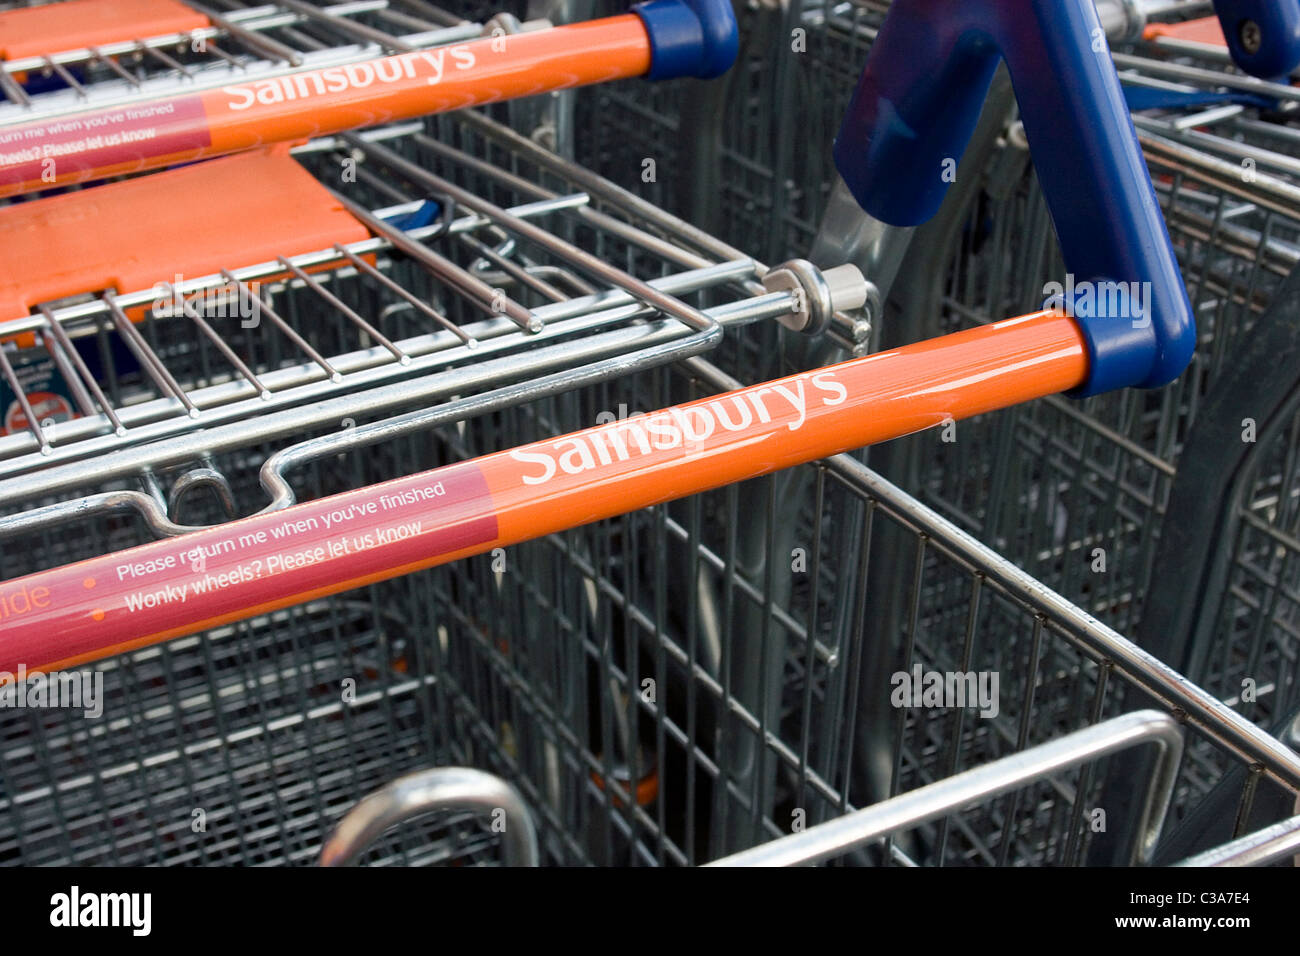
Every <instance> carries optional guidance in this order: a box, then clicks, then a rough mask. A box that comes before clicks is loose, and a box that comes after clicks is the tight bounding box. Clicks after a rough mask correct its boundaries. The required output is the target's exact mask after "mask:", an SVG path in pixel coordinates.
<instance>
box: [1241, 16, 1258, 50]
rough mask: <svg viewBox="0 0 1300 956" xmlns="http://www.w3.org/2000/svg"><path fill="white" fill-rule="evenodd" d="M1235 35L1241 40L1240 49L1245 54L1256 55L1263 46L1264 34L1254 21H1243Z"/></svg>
mask: <svg viewBox="0 0 1300 956" xmlns="http://www.w3.org/2000/svg"><path fill="white" fill-rule="evenodd" d="M1237 35H1238V36H1239V37H1240V38H1241V48H1242V49H1243V50H1245V51H1246V52H1247V53H1250V54H1255V53H1258V52H1259V48H1260V47H1261V46H1263V45H1264V34H1263V32H1262V31H1261V30H1260V29H1259V24H1258V23H1256V22H1255V21H1254V20H1243V21H1242V22H1241V29H1240V31H1238V34H1237Z"/></svg>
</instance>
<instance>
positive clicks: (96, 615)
mask: <svg viewBox="0 0 1300 956" xmlns="http://www.w3.org/2000/svg"><path fill="white" fill-rule="evenodd" d="M90 616H91V617H93V618H94V619H95V620H96V621H102V620H103V619H104V612H103V611H101V610H100V609H99V608H95V610H93V611H91V612H90Z"/></svg>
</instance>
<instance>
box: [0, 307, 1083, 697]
mask: <svg viewBox="0 0 1300 956" xmlns="http://www.w3.org/2000/svg"><path fill="white" fill-rule="evenodd" d="M1087 374H1088V360H1087V350H1086V346H1085V343H1084V340H1083V337H1082V335H1081V333H1080V331H1079V328H1078V326H1077V325H1076V324H1075V321H1074V320H1073V319H1071V318H1069V317H1068V316H1065V315H1061V314H1059V313H1057V312H1052V311H1048V312H1039V313H1035V314H1033V315H1028V316H1022V317H1020V318H1015V319H1008V320H1006V321H1003V322H998V323H995V324H993V325H989V326H984V327H981V328H978V329H972V330H967V331H962V332H957V333H954V334H952V335H947V336H943V337H941V338H936V339H931V340H929V341H926V342H920V343H917V344H915V345H909V346H904V347H902V348H898V349H894V350H892V351H888V352H881V353H879V354H876V355H871V356H868V357H866V358H859V359H854V360H852V361H848V362H844V363H842V364H839V365H832V366H828V367H826V368H821V369H816V370H813V371H809V372H803V373H801V374H798V375H792V376H789V377H787V378H782V379H778V380H776V381H771V382H766V383H764V384H761V385H755V386H752V387H749V388H742V389H739V390H737V391H733V392H728V393H725V394H722V395H717V396H714V397H712V398H705V399H701V400H699V401H694V402H690V403H688V404H684V405H679V406H674V407H672V408H668V409H664V410H661V411H658V412H654V413H652V414H649V415H643V416H634V417H632V418H629V419H625V420H623V421H617V422H611V423H609V424H605V425H600V426H597V427H594V428H587V429H584V430H582V431H578V432H573V433H571V434H569V435H566V436H563V437H560V438H555V439H547V440H544V441H539V442H534V443H532V444H529V445H524V446H521V447H518V448H514V449H510V450H508V451H502V452H498V453H496V454H492V455H487V456H485V457H481V458H476V459H473V460H470V461H466V462H461V463H458V464H454V465H449V466H447V467H443V468H437V469H434V470H432V471H426V472H423V473H421V474H417V475H413V476H410V477H407V478H399V479H397V480H394V481H389V482H385V483H383V484H379V485H374V486H371V487H367V488H362V489H358V490H356V491H351V492H347V493H344V494H339V495H334V496H331V497H327V498H321V499H318V500H316V501H312V502H307V503H304V504H300V505H294V506H292V507H290V508H286V509H283V510H280V511H272V512H264V513H262V514H259V515H255V516H253V517H250V518H244V519H242V520H239V521H235V522H231V523H229V524H224V525H219V526H215V527H212V528H209V529H205V530H203V531H197V532H194V533H192V534H188V535H185V536H183V537H179V538H174V539H169V540H166V541H159V542H155V543H152V544H147V545H143V546H141V547H137V548H132V549H129V550H125V551H120V552H118V553H116V554H109V555H105V556H103V557H97V558H92V559H90V560H87V561H82V562H80V563H78V564H73V565H68V566H65V567H60V568H55V569H53V570H49V571H43V572H39V573H36V574H31V575H28V576H26V577H22V578H17V579H14V580H11V581H7V582H4V583H0V682H7V681H10V680H14V679H19V680H21V679H22V677H23V675H24V674H30V673H34V672H37V671H50V670H55V669H58V668H61V667H69V666H73V665H77V664H81V663H85V662H88V661H93V660H97V659H100V658H103V657H107V656H109V655H112V654H117V653H121V652H123V651H127V650H131V649H133V648H138V647H142V646H145V645H148V644H153V643H155V642H158V641H163V640H166V639H168V638H170V637H175V636H179V635H183V634H189V633H192V632H194V631H199V630H203V629H206V628H210V627H215V626H217V625H220V624H225V623H228V622H231V621H237V620H242V619H244V618H249V617H253V616H254V615H259V614H265V613H267V612H269V611H273V610H275V609H277V608H282V607H286V606H289V605H293V604H299V603H302V602H304V601H308V600H311V599H313V598H318V597H321V596H324V595H328V594H333V593H336V592H338V591H343V590H346V589H348V588H355V587H359V586H362V585H365V584H369V583H371V582H374V581H380V580H384V579H386V578H391V577H395V576H397V575H401V574H406V573H409V572H411V571H415V570H418V569H421V568H428V567H432V566H434V565H438V564H444V563H447V562H450V561H454V560H456V559H458V558H463V557H466V556H468V555H472V554H478V553H481V552H485V551H489V550H491V549H493V548H498V547H504V546H508V545H513V544H517V543H519V542H522V541H528V540H531V539H534V538H539V537H541V536H543V535H547V534H551V533H554V532H558V531H562V530H565V529H569V528H575V527H578V526H580V525H584V524H588V523H590V522H593V521H599V520H601V519H603V518H609V517H613V516H616V515H620V514H625V513H628V512H630V511H634V510H636V509H639V508H645V507H649V506H651V505H656V504H660V503H662V502H665V501H669V500H672V499H675V498H681V497H685V496H687V495H691V494H695V493H697V492H701V491H706V490H708V489H711V488H717V487H720V486H723V485H727V484H731V483H733V482H737V481H742V480H745V479H748V478H755V477H757V476H760V475H765V474H768V473H770V472H774V471H777V470H779V469H783V468H788V467H791V466H793V465H798V464H802V463H805V462H809V461H815V460H817V459H820V458H825V457H827V456H829V455H833V454H837V453H839V452H843V451H848V450H850V449H854V448H860V447H862V446H864V445H869V444H872V443H875V442H880V441H885V440H887V439H890V438H896V437H899V436H901V435H907V434H910V433H912V432H916V431H919V430H921V429H925V428H928V427H931V426H934V425H939V424H942V423H944V422H946V421H949V420H954V421H955V420H957V419H962V418H968V417H970V416H973V415H979V414H981V413H984V412H989V411H993V410H995V409H999V408H1005V407H1009V406H1011V405H1015V404H1017V403H1020V402H1024V401H1027V400H1029V399H1033V398H1038V397H1041V396H1044V395H1049V394H1053V393H1056V392H1062V391H1066V390H1069V389H1071V388H1075V387H1076V386H1077V385H1078V384H1079V383H1080V382H1082V381H1084V379H1085V378H1086V376H1087Z"/></svg>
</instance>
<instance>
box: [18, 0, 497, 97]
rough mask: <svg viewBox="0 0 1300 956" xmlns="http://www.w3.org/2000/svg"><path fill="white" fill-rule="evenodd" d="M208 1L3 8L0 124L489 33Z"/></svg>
mask: <svg viewBox="0 0 1300 956" xmlns="http://www.w3.org/2000/svg"><path fill="white" fill-rule="evenodd" d="M217 6H218V7H219V9H218V8H214V7H211V6H208V5H204V4H200V3H190V2H185V3H182V2H179V0H68V2H62V3H57V4H50V5H47V6H37V7H17V8H14V9H11V10H8V11H5V10H0V34H3V35H4V36H5V44H4V47H3V49H0V88H3V92H4V101H2V102H0V122H22V121H24V120H27V119H31V118H33V117H57V116H60V115H63V114H69V113H75V112H80V111H83V110H87V109H92V108H101V107H116V106H124V105H128V104H131V103H134V102H144V101H148V100H150V99H156V98H157V97H160V96H166V95H171V94H174V93H178V92H194V91H198V90H205V89H214V88H218V87H222V86H225V85H227V84H230V83H232V82H238V83H248V82H256V81H258V80H265V79H271V78H273V77H278V76H283V75H285V74H288V73H292V72H295V71H299V70H307V69H320V68H325V67H337V66H342V65H344V64H347V63H353V62H359V61H362V60H366V59H370V58H373V57H375V56H377V55H379V54H381V53H383V52H386V51H389V52H392V51H397V50H402V49H406V48H407V47H410V46H437V45H440V44H445V43H454V42H458V41H462V40H467V39H474V38H476V37H478V36H481V35H482V34H483V32H484V30H485V27H486V28H487V29H488V30H490V29H491V28H492V27H491V25H488V24H483V23H476V22H469V21H467V20H464V19H462V18H461V17H460V16H458V15H454V14H452V13H450V12H448V11H447V10H446V9H444V8H442V7H438V6H435V5H434V4H431V3H425V2H422V0H414V2H409V3H408V2H403V0H392V2H389V0H380V2H369V0H367V2H360V3H337V4H311V3H303V2H298V0H287V2H285V3H270V4H249V3H243V2H234V3H222V4H219V5H217ZM513 26H515V27H517V26H518V22H517V21H515V22H514V24H513Z"/></svg>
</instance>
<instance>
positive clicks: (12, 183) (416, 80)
mask: <svg viewBox="0 0 1300 956" xmlns="http://www.w3.org/2000/svg"><path fill="white" fill-rule="evenodd" d="M737 46H738V40H737V35H736V21H735V17H734V15H733V14H732V12H731V6H730V3H729V2H728V0H650V2H648V3H642V4H638V5H637V6H636V7H634V8H633V12H632V13H628V14H623V15H621V16H615V17H609V18H606V19H602V20H591V21H588V22H585V23H576V24H570V25H568V26H561V27H555V28H553V29H546V30H541V31H537V32H525V33H518V34H511V35H497V36H491V37H484V38H482V39H479V40H473V41H470V42H468V43H460V44H455V45H451V46H442V47H435V48H432V49H419V50H410V51H407V52H402V53H399V54H397V55H395V56H389V57H383V58H379V59H374V60H365V61H362V62H359V63H351V64H347V65H343V66H332V67H326V68H324V69H318V70H308V71H303V72H298V73H289V74H285V75H283V76H278V77H271V78H267V79H261V80H252V81H250V82H247V83H235V84H232V85H230V86H225V87H222V88H220V89H217V90H210V91H207V92H203V93H195V94H190V95H188V96H177V97H170V98H164V99H157V100H151V101H148V102H143V103H134V104H130V105H126V106H120V107H115V108H111V109H102V110H95V111H90V112H85V113H78V114H74V115H69V116H61V117H56V118H50V119H47V120H42V121H37V122H33V123H26V124H22V125H15V126H8V127H0V196H10V195H15V194H18V193H24V192H31V191H33V190H39V189H47V188H49V187H51V186H55V185H60V184H66V183H74V182H86V181H89V180H94V179H102V178H104V177H107V176H116V175H120V174H123V173H134V172H140V171H143V170H148V169H155V168H158V167H162V166H169V165H174V164H176V163H184V162H189V161H191V160H195V159H202V158H204V157H208V156H219V155H222V154H224V153H232V152H237V151H239V150H245V149H250V148H253V147H256V146H263V145H266V144H269V143H278V142H296V141H301V140H306V139H310V138H311V137H314V136H327V135H331V134H334V133H339V132H343V131H344V130H352V129H360V128H362V127H366V126H374V125H376V124H380V123H391V122H396V121H399V120H405V119H411V118H413V117H417V116H424V115H426V114H430V113H441V112H445V111H448V110H456V109H463V108H465V107H468V106H477V105H479V104H483V103H495V102H498V101H501V100H509V99H515V98H517V97H521V96H533V95H536V94H538V93H546V92H550V91H552V90H561V89H568V88H570V87H576V86H586V85H588V84H592V83H604V82H606V81H609V80H618V79H624V78H627V77H633V76H648V77H649V78H651V79H656V80H657V79H668V78H671V77H677V76H698V77H711V76H717V75H718V74H720V73H722V72H724V71H725V70H726V69H727V68H728V67H729V66H730V65H731V63H732V61H733V60H734V59H735V56H736V50H737Z"/></svg>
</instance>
